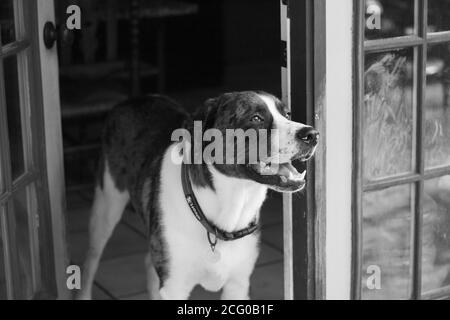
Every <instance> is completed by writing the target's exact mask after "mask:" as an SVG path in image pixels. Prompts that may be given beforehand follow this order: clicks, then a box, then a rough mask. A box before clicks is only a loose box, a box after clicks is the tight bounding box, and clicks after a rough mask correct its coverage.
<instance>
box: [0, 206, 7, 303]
mask: <svg viewBox="0 0 450 320" xmlns="http://www.w3.org/2000/svg"><path fill="white" fill-rule="evenodd" d="M2 215H3V208H2V207H0V218H1V216H2ZM1 227H2V225H1V219H0V300H5V299H6V298H7V296H6V272H5V262H6V261H5V248H4V247H3V234H2V228H1Z"/></svg>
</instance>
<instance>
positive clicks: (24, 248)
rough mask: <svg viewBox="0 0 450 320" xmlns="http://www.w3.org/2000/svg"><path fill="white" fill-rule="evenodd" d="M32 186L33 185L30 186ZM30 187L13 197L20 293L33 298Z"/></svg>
mask: <svg viewBox="0 0 450 320" xmlns="http://www.w3.org/2000/svg"><path fill="white" fill-rule="evenodd" d="M29 188H31V187H29ZM29 188H25V189H22V190H21V191H19V192H17V193H16V194H15V195H14V197H13V199H14V200H13V204H14V206H13V209H14V217H15V219H16V221H15V232H14V233H13V234H15V236H16V241H17V248H18V256H19V270H17V271H18V272H19V275H20V282H21V283H20V288H21V290H20V295H21V297H22V298H24V299H30V298H32V294H33V272H32V264H31V247H30V246H31V242H30V230H29V214H28V213H29V210H30V201H29V200H30V198H29V196H30V195H29V193H28V191H31V190H29Z"/></svg>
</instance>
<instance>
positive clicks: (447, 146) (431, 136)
mask: <svg viewBox="0 0 450 320" xmlns="http://www.w3.org/2000/svg"><path fill="white" fill-rule="evenodd" d="M426 72H427V86H426V91H425V165H426V167H427V168H432V167H440V166H444V165H450V110H449V104H450V44H448V43H444V44H439V45H433V46H430V47H429V48H428V61H427V69H426Z"/></svg>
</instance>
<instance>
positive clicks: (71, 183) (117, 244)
mask: <svg viewBox="0 0 450 320" xmlns="http://www.w3.org/2000/svg"><path fill="white" fill-rule="evenodd" d="M72 2H73V1H70V3H72ZM113 2H114V1H103V2H102V1H79V2H78V3H79V5H80V6H83V5H84V6H85V7H83V9H84V10H83V17H82V21H83V24H82V27H81V30H79V31H74V32H73V33H72V35H71V36H70V37H72V38H71V39H69V38H65V37H64V36H63V37H62V38H61V41H60V44H59V55H60V57H59V61H60V87H61V90H60V93H61V110H62V123H63V138H64V155H65V168H66V169H65V176H66V190H67V206H68V212H67V218H68V223H67V228H68V232H67V234H68V248H69V254H70V259H71V264H76V265H81V264H82V262H83V260H84V255H85V252H86V250H87V242H88V234H87V223H88V218H89V210H90V205H91V200H92V196H93V182H94V177H95V168H96V161H97V155H98V146H99V138H100V134H101V128H102V122H103V118H104V116H105V114H106V111H107V110H108V109H109V108H111V107H112V106H113V105H114V104H115V103H117V102H119V101H122V100H124V99H126V98H127V97H128V96H130V95H132V94H134V92H135V91H136V90H138V91H139V92H140V93H141V94H142V93H163V94H166V95H168V96H170V97H172V98H174V99H176V100H178V101H179V102H180V103H181V104H182V105H183V106H184V107H185V108H186V109H187V110H188V111H193V110H195V108H197V107H198V106H200V105H201V104H202V103H203V102H204V101H205V100H206V99H208V98H210V97H215V96H218V95H219V94H222V93H224V92H230V91H241V90H264V91H267V92H270V93H273V94H275V95H276V96H278V97H280V96H281V76H280V68H281V67H280V65H281V58H280V49H279V48H280V18H279V17H280V14H279V10H280V3H279V2H277V1H272V0H264V1H258V10H255V5H256V2H255V1H250V0H248V1H237V0H232V1H229V0H227V1H218V0H216V1H199V0H197V1H186V2H183V3H182V4H179V6H175V5H173V6H172V5H171V4H165V1H164V2H163V1H161V2H159V3H160V6H161V7H160V8H159V9H158V8H155V7H151V8H147V7H146V5H145V3H144V2H143V1H142V2H141V3H140V5H141V12H142V15H141V16H140V17H139V20H138V27H136V22H135V21H134V20H133V19H132V11H130V16H128V15H127V14H125V15H123V16H121V15H120V14H117V12H115V11H114V10H115V9H117V7H118V6H119V8H120V5H121V4H120V3H116V4H115V5H113ZM55 4H56V12H57V13H58V14H57V21H59V24H60V25H61V22H62V21H64V19H66V17H67V14H66V12H65V9H66V6H67V3H66V2H64V1H58V2H56V3H55ZM104 8H108V9H107V10H106V13H105V12H104V11H105V10H103V9H104ZM147 9H148V10H147ZM124 10H132V8H128V9H127V8H123V9H122V10H118V11H119V12H120V11H124ZM158 10H159V11H158ZM155 12H166V14H167V16H155ZM167 12H169V13H167ZM104 13H105V14H106V16H104V15H103V14H104ZM263 21H264V23H262V22H263ZM114 24H115V26H114ZM132 30H134V32H138V34H139V40H138V48H137V47H135V46H136V42H133V39H131V38H132V37H131V36H130V35H131V31H132ZM130 39H131V40H130ZM143 39H146V40H145V41H144V40H143ZM93 48H94V50H93ZM136 52H138V53H136ZM136 54H137V55H138V59H137V60H138V62H136V60H135V61H134V62H133V55H134V58H136ZM133 63H137V64H138V65H139V66H140V67H139V69H140V71H139V73H140V74H139V79H138V81H139V84H138V85H137V86H138V89H136V88H130V86H134V85H136V83H135V82H133V80H132V77H133V75H132V73H133ZM130 77H131V78H130ZM143 228H144V225H143V223H142V222H141V221H140V217H139V216H137V214H136V213H134V212H133V210H131V208H129V209H127V211H126V213H125V215H124V217H123V219H122V221H121V222H120V223H119V225H118V226H117V227H116V230H115V231H114V234H113V236H112V238H111V239H110V242H109V243H108V245H107V247H106V249H105V252H104V255H103V258H102V262H101V264H100V268H99V270H98V273H97V278H96V281H95V286H94V292H93V298H94V299H147V293H146V288H145V283H146V282H145V269H144V256H145V253H146V252H147V242H146V236H145V234H146V232H145V230H144V229H143ZM283 242H284V237H283V203H282V196H281V195H280V194H277V193H269V196H268V199H267V201H266V203H265V205H264V207H263V209H262V242H261V254H260V258H259V261H258V263H257V266H256V269H255V272H254V274H253V277H252V280H251V281H252V285H251V294H250V295H251V298H252V299H277V300H278V299H280V300H281V299H283V298H284V265H283V261H284V255H283ZM118 274H120V275H123V276H120V277H119V276H117V275H118ZM218 297H219V294H217V293H209V292H206V291H204V290H203V289H200V287H198V288H196V289H195V290H194V291H193V293H192V295H191V299H217V298H218Z"/></svg>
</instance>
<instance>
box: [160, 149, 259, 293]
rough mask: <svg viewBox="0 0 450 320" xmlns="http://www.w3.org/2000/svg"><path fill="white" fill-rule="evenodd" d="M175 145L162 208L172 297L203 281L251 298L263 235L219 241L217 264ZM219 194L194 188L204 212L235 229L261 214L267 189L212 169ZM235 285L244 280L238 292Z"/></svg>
mask: <svg viewBox="0 0 450 320" xmlns="http://www.w3.org/2000/svg"><path fill="white" fill-rule="evenodd" d="M173 148H176V145H173V146H171V147H170V148H169V149H168V150H167V151H166V154H165V156H164V159H163V163H162V169H161V186H160V192H161V194H160V197H159V199H160V203H159V204H160V207H161V209H162V225H163V236H164V237H165V239H166V242H167V251H168V255H169V257H168V258H169V259H168V260H169V266H168V267H169V270H168V274H169V278H168V279H167V281H166V282H165V283H164V286H163V288H162V293H163V294H162V296H163V297H164V298H168V299H176V298H179V299H185V298H187V297H188V296H189V294H190V292H191V290H192V288H193V287H194V286H195V285H197V284H201V285H202V286H204V287H205V288H206V289H209V290H219V289H221V288H222V287H223V288H224V295H227V296H231V297H234V298H236V299H243V298H247V297H248V282H249V278H250V275H251V273H252V271H253V268H254V265H255V262H256V259H257V257H258V238H257V237H255V236H254V235H250V236H247V237H244V238H242V239H239V240H235V241H228V242H225V241H220V240H219V242H218V244H217V246H216V250H219V251H220V255H221V258H220V260H219V261H218V262H213V261H212V259H211V255H212V251H211V248H210V245H209V243H208V240H207V233H206V230H205V228H204V227H203V226H202V225H201V223H200V222H198V221H197V219H196V218H195V217H194V215H193V213H192V212H191V210H190V208H189V206H188V205H187V203H186V200H185V197H184V193H183V188H182V185H181V165H180V164H179V163H177V161H172V159H171V157H172V156H173V154H174V153H173V152H172V149H173ZM211 173H212V178H213V181H214V186H215V188H216V192H214V191H213V190H211V189H209V188H196V187H195V186H193V189H194V192H195V195H196V197H197V200H198V202H199V204H200V206H201V208H202V210H203V212H204V214H205V216H206V217H207V218H208V219H209V220H210V221H212V222H213V223H215V224H217V226H218V227H220V228H222V229H224V230H228V231H234V230H236V229H240V228H244V227H246V226H248V224H249V223H250V222H251V221H253V219H255V217H258V216H259V210H260V207H261V205H262V203H263V202H264V199H265V197H266V192H267V187H265V186H262V185H260V184H257V183H255V182H252V181H247V180H242V179H235V178H230V177H227V176H225V175H223V174H221V173H219V172H218V171H216V170H214V169H212V170H211ZM236 283H238V284H241V285H242V286H241V287H242V288H241V289H240V290H235V289H233V290H232V288H231V287H233V288H235V286H236Z"/></svg>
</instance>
